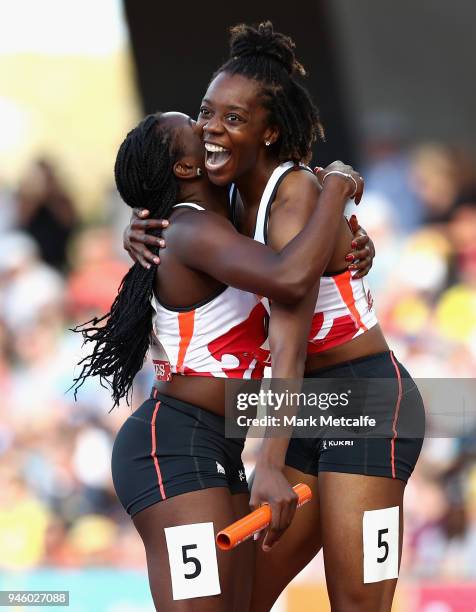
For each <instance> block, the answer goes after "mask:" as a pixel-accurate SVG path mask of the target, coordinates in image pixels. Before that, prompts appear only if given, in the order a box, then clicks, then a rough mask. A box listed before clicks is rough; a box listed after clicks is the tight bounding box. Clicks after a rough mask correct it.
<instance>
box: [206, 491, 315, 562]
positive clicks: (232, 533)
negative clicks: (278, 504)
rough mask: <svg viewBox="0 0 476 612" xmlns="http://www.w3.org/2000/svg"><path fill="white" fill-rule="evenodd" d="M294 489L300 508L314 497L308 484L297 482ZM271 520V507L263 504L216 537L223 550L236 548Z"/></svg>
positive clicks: (219, 546)
mask: <svg viewBox="0 0 476 612" xmlns="http://www.w3.org/2000/svg"><path fill="white" fill-rule="evenodd" d="M293 490H294V492H295V493H296V495H297V496H298V504H297V507H298V508H300V507H301V506H303V505H304V504H305V503H306V502H308V501H310V500H311V499H312V491H311V489H310V488H309V487H308V486H307V485H306V484H302V483H300V484H297V485H296V486H294V487H293ZM270 522H271V508H270V507H269V505H268V504H263V505H262V506H261V507H259V508H257V509H256V510H254V511H253V512H250V514H247V515H246V516H244V517H243V518H241V519H240V520H238V521H236V522H235V523H232V524H231V525H229V526H228V527H225V529H222V531H220V532H219V533H218V534H217V537H216V541H217V545H218V548H221V550H230V549H232V548H235V546H238V544H241V542H244V541H245V540H248V539H249V538H251V537H252V536H254V534H255V533H258V531H261V530H262V529H265V528H266V527H267V526H268V525H269V524H270Z"/></svg>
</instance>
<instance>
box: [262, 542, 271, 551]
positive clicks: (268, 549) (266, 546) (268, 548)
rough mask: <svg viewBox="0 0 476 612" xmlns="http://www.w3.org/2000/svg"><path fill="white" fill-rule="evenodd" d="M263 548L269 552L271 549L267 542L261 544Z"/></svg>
mask: <svg viewBox="0 0 476 612" xmlns="http://www.w3.org/2000/svg"><path fill="white" fill-rule="evenodd" d="M263 550H264V552H269V551H270V550H271V546H268V545H267V544H263Z"/></svg>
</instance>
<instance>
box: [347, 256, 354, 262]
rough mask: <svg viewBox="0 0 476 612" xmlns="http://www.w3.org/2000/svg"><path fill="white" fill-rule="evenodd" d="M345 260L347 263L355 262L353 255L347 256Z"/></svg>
mask: <svg viewBox="0 0 476 612" xmlns="http://www.w3.org/2000/svg"><path fill="white" fill-rule="evenodd" d="M345 260H346V261H354V256H353V255H346V256H345Z"/></svg>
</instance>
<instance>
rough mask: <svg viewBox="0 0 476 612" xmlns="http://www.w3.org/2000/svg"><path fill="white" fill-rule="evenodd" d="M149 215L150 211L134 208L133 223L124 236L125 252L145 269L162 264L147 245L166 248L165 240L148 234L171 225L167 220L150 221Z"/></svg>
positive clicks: (131, 222)
mask: <svg viewBox="0 0 476 612" xmlns="http://www.w3.org/2000/svg"><path fill="white" fill-rule="evenodd" d="M149 214H150V211H148V210H147V209H145V208H133V209H132V215H131V221H130V223H129V225H128V226H127V227H126V229H125V230H124V234H123V246H124V248H125V250H126V251H127V252H128V253H129V256H130V257H131V258H132V259H133V260H134V261H138V262H139V263H140V264H141V266H143V267H144V268H150V266H151V264H156V265H159V264H160V258H159V257H158V256H157V255H154V253H152V251H150V250H149V249H148V248H147V245H150V246H155V247H157V246H159V247H160V248H161V249H164V248H165V240H164V239H163V238H161V237H160V236H154V235H152V234H150V233H148V232H152V231H154V230H161V229H163V228H165V227H167V226H168V224H169V222H168V221H167V219H148V218H147V217H148V216H149Z"/></svg>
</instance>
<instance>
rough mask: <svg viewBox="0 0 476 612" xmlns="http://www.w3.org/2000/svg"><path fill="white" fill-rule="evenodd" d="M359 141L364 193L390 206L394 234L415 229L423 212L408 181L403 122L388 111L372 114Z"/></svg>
mask: <svg viewBox="0 0 476 612" xmlns="http://www.w3.org/2000/svg"><path fill="white" fill-rule="evenodd" d="M363 141H364V151H363V152H364V160H365V167H364V168H363V170H362V174H363V176H364V177H365V188H366V190H367V191H371V192H375V193H377V194H379V195H381V196H383V197H384V198H385V199H386V200H387V201H388V202H390V204H391V206H392V207H393V208H394V211H395V225H394V230H396V231H403V232H409V231H412V230H414V229H416V228H418V227H419V226H420V225H421V223H422V220H423V212H422V204H421V201H420V199H419V197H418V195H417V194H416V193H415V190H414V189H413V186H412V184H411V180H410V177H411V171H412V159H411V156H410V148H409V143H408V126H407V122H406V121H405V118H404V117H402V116H401V115H400V114H399V113H397V112H395V111H390V110H386V111H380V112H376V113H373V114H372V115H370V116H368V117H367V118H366V119H365V121H364V130H363Z"/></svg>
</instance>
